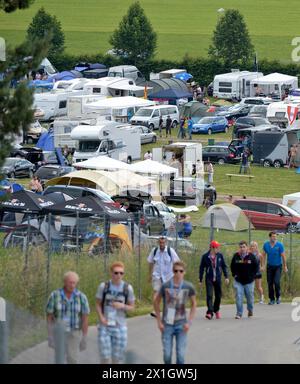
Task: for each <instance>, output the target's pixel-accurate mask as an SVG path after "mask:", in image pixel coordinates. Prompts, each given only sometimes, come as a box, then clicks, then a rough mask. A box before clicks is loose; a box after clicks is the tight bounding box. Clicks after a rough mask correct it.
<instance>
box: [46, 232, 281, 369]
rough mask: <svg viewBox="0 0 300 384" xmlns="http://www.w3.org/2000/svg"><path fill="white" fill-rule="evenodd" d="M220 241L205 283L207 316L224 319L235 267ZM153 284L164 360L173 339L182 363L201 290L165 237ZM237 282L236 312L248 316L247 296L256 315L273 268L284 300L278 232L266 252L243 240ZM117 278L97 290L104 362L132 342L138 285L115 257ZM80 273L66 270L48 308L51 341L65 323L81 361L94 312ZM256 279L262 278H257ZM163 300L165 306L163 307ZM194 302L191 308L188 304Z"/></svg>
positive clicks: (73, 359) (275, 296) (275, 288)
mask: <svg viewBox="0 0 300 384" xmlns="http://www.w3.org/2000/svg"><path fill="white" fill-rule="evenodd" d="M220 247H221V245H220V244H219V243H218V242H217V241H212V242H211V243H210V249H209V250H208V252H207V253H205V254H204V255H203V256H202V258H201V261H200V268H199V284H200V286H202V284H203V281H204V278H205V285H206V299H207V312H206V315H205V317H206V319H208V320H212V319H213V318H214V317H215V318H216V319H217V320H220V319H221V313H220V306H221V299H222V276H223V275H224V277H225V283H226V284H227V285H229V283H230V278H229V268H228V267H227V265H226V262H225V258H224V256H223V254H222V253H221V248H220ZM147 261H148V264H149V283H152V288H153V292H154V293H153V305H154V312H152V313H151V315H152V316H153V317H155V318H156V320H157V326H158V329H159V331H160V332H161V336H162V337H161V340H162V346H163V359H164V363H165V364H171V362H172V353H173V351H172V349H173V341H174V339H175V340H176V363H177V364H184V362H185V352H186V347H187V336H188V333H189V330H190V328H191V326H192V324H193V321H194V320H195V317H196V308H197V300H196V296H197V295H196V289H195V287H194V286H193V284H192V283H190V282H188V281H186V280H185V274H186V265H185V263H184V262H183V261H181V260H180V258H179V256H178V255H177V253H176V252H175V250H174V249H173V248H171V247H170V246H168V244H167V240H166V238H164V237H161V238H160V239H159V243H158V246H157V247H156V248H154V249H152V251H151V253H150V255H149V257H148V259H147ZM230 270H231V274H232V277H233V286H234V289H235V292H236V315H235V319H237V320H240V319H241V318H242V316H243V302H244V296H246V300H247V310H248V317H249V318H252V317H253V315H254V289H255V285H256V287H257V289H258V292H259V294H260V303H263V302H264V297H263V289H262V285H261V279H262V272H264V271H265V270H266V271H267V280H268V289H269V305H274V304H276V303H277V304H280V302H281V290H280V289H281V288H280V280H281V274H282V270H284V271H285V272H287V271H288V270H287V264H286V257H285V252H284V246H283V244H282V243H280V242H279V241H277V235H276V233H274V232H271V233H270V234H269V241H267V242H266V243H265V244H264V246H263V250H262V253H260V252H259V249H258V245H257V244H256V243H251V245H250V247H248V244H247V242H246V241H241V242H240V243H239V248H238V250H237V252H235V253H234V255H233V257H232V260H231V265H230ZM110 272H111V279H110V280H109V281H107V282H102V283H101V284H100V285H99V287H98V290H97V293H96V310H97V314H98V318H99V327H98V345H99V352H100V357H101V362H102V363H110V362H112V363H115V364H118V363H122V362H124V359H125V353H126V348H127V341H128V331H127V323H126V314H127V312H130V311H132V310H133V309H134V306H135V296H134V290H133V287H132V285H130V284H129V283H127V282H126V281H124V275H125V267H124V264H123V263H122V262H115V263H113V264H112V266H111V268H110ZM78 282H79V277H78V275H77V274H76V273H74V272H68V273H66V275H65V277H64V286H63V288H61V289H58V290H56V291H54V292H52V294H51V295H50V298H49V301H48V304H47V307H46V313H47V321H48V335H49V339H48V340H49V346H50V347H52V348H55V347H56V345H55V327H56V326H57V324H62V325H63V326H64V332H65V345H66V357H67V362H68V363H70V364H75V363H77V361H78V352H79V351H83V350H85V349H86V348H87V335H88V316H89V313H90V307H89V303H88V299H87V297H86V295H85V294H84V293H82V292H80V291H79V290H78V289H77V285H78ZM255 282H256V283H255ZM161 303H162V307H161ZM188 304H190V311H189V312H188V311H187V306H188Z"/></svg>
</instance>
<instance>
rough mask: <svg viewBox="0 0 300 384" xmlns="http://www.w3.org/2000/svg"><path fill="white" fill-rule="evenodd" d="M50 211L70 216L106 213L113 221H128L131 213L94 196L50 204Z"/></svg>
mask: <svg viewBox="0 0 300 384" xmlns="http://www.w3.org/2000/svg"><path fill="white" fill-rule="evenodd" d="M45 210H46V211H47V212H48V213H53V214H55V215H60V216H64V215H68V216H77V215H78V216H80V217H87V216H94V215H105V216H106V217H108V218H109V219H110V220H113V221H127V220H128V218H129V215H128V214H127V213H126V212H124V211H121V210H120V209H118V208H116V207H115V206H114V205H113V204H111V203H104V202H102V201H101V200H100V199H98V198H96V197H94V196H86V197H80V198H78V199H74V200H71V201H66V202H64V203H60V204H56V205H54V206H49V207H48V208H46V209H45Z"/></svg>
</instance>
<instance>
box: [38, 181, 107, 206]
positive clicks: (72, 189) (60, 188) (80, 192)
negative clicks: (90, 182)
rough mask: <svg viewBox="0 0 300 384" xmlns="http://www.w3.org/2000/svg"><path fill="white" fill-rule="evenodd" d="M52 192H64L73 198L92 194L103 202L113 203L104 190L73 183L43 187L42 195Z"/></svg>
mask: <svg viewBox="0 0 300 384" xmlns="http://www.w3.org/2000/svg"><path fill="white" fill-rule="evenodd" d="M53 192H62V193H65V194H67V195H69V196H71V197H73V198H74V199H77V198H79V197H86V196H94V197H97V198H99V199H100V200H101V201H103V202H104V203H114V201H113V200H112V199H111V198H110V196H108V195H107V194H106V193H105V192H102V191H100V190H99V189H93V188H87V187H77V186H73V185H68V186H65V185H51V186H49V187H47V188H46V189H45V191H44V192H43V195H49V194H50V193H53Z"/></svg>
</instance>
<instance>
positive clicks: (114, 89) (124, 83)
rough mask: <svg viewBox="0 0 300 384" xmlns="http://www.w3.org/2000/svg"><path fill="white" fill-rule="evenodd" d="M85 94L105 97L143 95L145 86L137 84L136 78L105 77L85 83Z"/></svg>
mask: <svg viewBox="0 0 300 384" xmlns="http://www.w3.org/2000/svg"><path fill="white" fill-rule="evenodd" d="M84 91H85V94H88V95H101V96H105V97H118V96H119V97H120V96H136V95H137V96H142V95H143V93H144V87H138V86H136V85H135V82H134V80H131V79H126V78H122V77H103V78H101V79H96V80H90V81H89V82H88V83H86V84H85V85H84Z"/></svg>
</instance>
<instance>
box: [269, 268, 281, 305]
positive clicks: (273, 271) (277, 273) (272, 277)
mask: <svg viewBox="0 0 300 384" xmlns="http://www.w3.org/2000/svg"><path fill="white" fill-rule="evenodd" d="M281 273H282V265H279V266H272V265H268V267H267V280H268V287H269V299H270V300H271V301H274V300H275V293H276V299H279V298H280V294H281V291H280V279H281ZM274 287H275V290H274Z"/></svg>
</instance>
